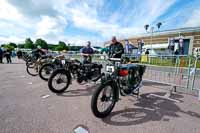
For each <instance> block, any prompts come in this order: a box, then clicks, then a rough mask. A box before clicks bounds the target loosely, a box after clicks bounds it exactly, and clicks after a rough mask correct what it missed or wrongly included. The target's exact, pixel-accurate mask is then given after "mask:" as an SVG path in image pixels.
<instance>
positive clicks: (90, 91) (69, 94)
mask: <svg viewBox="0 0 200 133" xmlns="http://www.w3.org/2000/svg"><path fill="white" fill-rule="evenodd" d="M97 87H98V85H92V86H87V87H86V88H85V89H74V90H68V91H66V92H65V93H63V94H57V95H58V96H63V97H77V96H90V95H92V94H93V92H94V90H95V89H96V88H97Z"/></svg>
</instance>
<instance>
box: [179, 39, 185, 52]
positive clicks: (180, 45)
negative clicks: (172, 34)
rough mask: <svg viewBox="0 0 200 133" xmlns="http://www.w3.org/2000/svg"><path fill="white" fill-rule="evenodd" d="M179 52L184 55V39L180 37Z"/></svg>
mask: <svg viewBox="0 0 200 133" xmlns="http://www.w3.org/2000/svg"><path fill="white" fill-rule="evenodd" d="M179 51H180V52H179V54H180V55H184V41H183V38H180V39H179Z"/></svg>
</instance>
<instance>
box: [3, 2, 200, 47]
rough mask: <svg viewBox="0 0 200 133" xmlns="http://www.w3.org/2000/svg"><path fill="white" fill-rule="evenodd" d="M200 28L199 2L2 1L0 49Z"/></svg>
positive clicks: (93, 40) (94, 42)
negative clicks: (28, 41)
mask: <svg viewBox="0 0 200 133" xmlns="http://www.w3.org/2000/svg"><path fill="white" fill-rule="evenodd" d="M157 22H163V26H162V27H161V30H165V29H174V28H180V27H193V26H200V0H0V43H5V42H23V41H24V40H25V38H27V37H30V38H32V40H35V39H36V38H43V39H45V40H47V42H48V43H57V42H58V41H59V40H62V41H65V42H70V43H76V44H79V45H80V44H83V43H85V42H86V41H87V40H91V41H92V42H93V44H95V45H99V44H101V43H100V42H103V41H106V40H108V39H110V38H111V36H113V35H116V36H117V37H120V38H121V37H122V38H127V37H130V36H133V35H135V34H139V33H144V32H145V30H144V25H145V24H150V25H156V23H157Z"/></svg>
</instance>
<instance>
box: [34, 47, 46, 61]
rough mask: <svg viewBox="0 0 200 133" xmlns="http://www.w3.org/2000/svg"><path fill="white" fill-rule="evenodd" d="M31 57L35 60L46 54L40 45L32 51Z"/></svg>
mask: <svg viewBox="0 0 200 133" xmlns="http://www.w3.org/2000/svg"><path fill="white" fill-rule="evenodd" d="M32 54H33V57H34V58H35V59H36V60H37V59H39V58H40V57H42V56H43V55H46V53H45V52H44V51H43V50H42V49H41V47H40V46H38V47H37V49H35V50H33V51H32Z"/></svg>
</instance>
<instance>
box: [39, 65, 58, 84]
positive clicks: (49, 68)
mask: <svg viewBox="0 0 200 133" xmlns="http://www.w3.org/2000/svg"><path fill="white" fill-rule="evenodd" d="M53 71H54V65H52V64H45V65H43V66H42V67H41V68H40V70H39V76H40V78H41V79H43V80H45V81H48V79H49V77H50V76H51V74H52V73H53Z"/></svg>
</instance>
